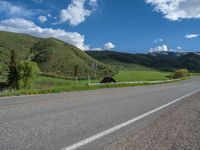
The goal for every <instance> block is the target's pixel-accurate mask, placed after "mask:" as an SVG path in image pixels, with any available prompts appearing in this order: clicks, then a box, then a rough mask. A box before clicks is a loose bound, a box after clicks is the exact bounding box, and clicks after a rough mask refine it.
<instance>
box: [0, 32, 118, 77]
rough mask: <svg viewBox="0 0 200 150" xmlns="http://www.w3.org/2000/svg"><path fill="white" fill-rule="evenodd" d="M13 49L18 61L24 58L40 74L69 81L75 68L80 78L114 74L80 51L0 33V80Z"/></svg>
mask: <svg viewBox="0 0 200 150" xmlns="http://www.w3.org/2000/svg"><path fill="white" fill-rule="evenodd" d="M11 49H15V50H16V52H17V56H18V61H21V60H26V59H27V58H29V59H32V60H33V61H35V62H37V63H38V65H39V67H40V69H41V71H42V72H43V73H48V74H56V75H61V76H66V77H68V78H73V76H74V66H76V65H77V66H78V72H79V76H80V78H87V76H88V74H94V72H95V71H94V69H93V68H94V67H93V68H92V65H93V66H94V62H95V66H96V70H97V74H113V73H114V70H113V69H112V68H111V67H109V66H108V65H104V64H103V63H101V62H99V61H96V60H95V59H93V58H92V57H90V56H89V55H87V54H86V53H85V52H84V51H81V50H80V49H78V48H76V47H75V46H73V45H70V44H67V43H64V42H62V41H60V40H57V39H54V38H47V39H45V38H37V37H33V36H30V35H25V34H18V33H10V32H0V76H5V75H6V73H7V72H8V69H7V66H8V63H9V54H10V50H11Z"/></svg>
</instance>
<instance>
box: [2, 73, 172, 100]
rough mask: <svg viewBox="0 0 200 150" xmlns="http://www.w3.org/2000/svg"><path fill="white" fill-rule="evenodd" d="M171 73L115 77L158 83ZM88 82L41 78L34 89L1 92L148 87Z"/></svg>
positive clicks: (124, 74) (125, 80) (9, 93)
mask: <svg viewBox="0 0 200 150" xmlns="http://www.w3.org/2000/svg"><path fill="white" fill-rule="evenodd" d="M168 75H169V73H165V72H159V71H126V70H123V71H119V73H118V74H117V75H115V76H114V78H115V79H116V81H117V82H134V81H157V80H167V79H169V78H168V77H167V76H168ZM100 80H101V79H100V78H99V79H96V80H90V83H99V82H100ZM88 83H89V81H88V80H78V81H77V82H76V81H75V80H66V79H59V78H53V77H45V76H39V77H38V78H37V81H36V83H35V86H34V87H33V88H32V89H27V90H26V89H23V90H17V91H16V90H5V91H2V92H0V96H13V95H31V94H47V93H60V92H71V91H81V90H94V89H100V88H112V87H126V86H136V85H147V83H144V84H129V85H127V84H118V85H113V84H106V85H95V86H90V85H88Z"/></svg>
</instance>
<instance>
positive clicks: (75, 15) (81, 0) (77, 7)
mask: <svg viewBox="0 0 200 150" xmlns="http://www.w3.org/2000/svg"><path fill="white" fill-rule="evenodd" d="M86 3H88V4H89V5H90V7H91V8H90V9H86V8H85V4H86ZM96 5H97V0H71V4H69V5H68V7H67V9H63V10H61V11H60V23H64V22H68V23H69V24H70V25H73V26H77V25H78V24H80V23H82V22H84V21H85V20H86V17H88V16H90V15H91V13H92V11H93V9H94V8H95V6H96Z"/></svg>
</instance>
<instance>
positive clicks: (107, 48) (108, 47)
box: [103, 42, 115, 50]
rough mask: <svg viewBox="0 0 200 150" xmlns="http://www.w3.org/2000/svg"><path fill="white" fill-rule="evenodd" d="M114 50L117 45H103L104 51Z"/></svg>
mask: <svg viewBox="0 0 200 150" xmlns="http://www.w3.org/2000/svg"><path fill="white" fill-rule="evenodd" d="M113 48H115V45H114V44H113V43H111V42H108V43H106V44H104V45H103V49H105V50H110V49H113Z"/></svg>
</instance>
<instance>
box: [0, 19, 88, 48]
mask: <svg viewBox="0 0 200 150" xmlns="http://www.w3.org/2000/svg"><path fill="white" fill-rule="evenodd" d="M0 30H1V31H9V32H16V33H25V34H30V35H33V36H37V37H43V38H48V37H54V38H57V39H59V40H62V41H64V42H67V43H70V44H72V45H74V46H76V47H78V48H80V49H82V50H87V49H89V46H88V45H86V44H85V43H84V41H85V39H84V36H83V35H81V34H79V33H77V32H66V31H64V30H61V29H52V28H41V27H39V26H37V25H36V24H35V23H34V22H32V21H30V20H26V19H22V18H14V19H8V20H2V21H0Z"/></svg>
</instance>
